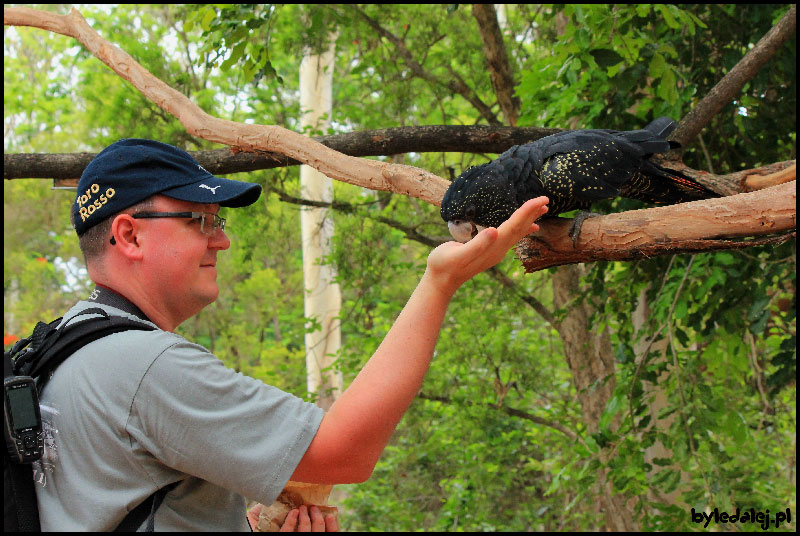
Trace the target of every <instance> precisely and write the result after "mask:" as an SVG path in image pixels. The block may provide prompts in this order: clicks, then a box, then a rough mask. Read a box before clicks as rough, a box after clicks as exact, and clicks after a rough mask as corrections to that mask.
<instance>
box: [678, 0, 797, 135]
mask: <svg viewBox="0 0 800 536" xmlns="http://www.w3.org/2000/svg"><path fill="white" fill-rule="evenodd" d="M796 25H797V7H796V6H795V5H792V6H791V8H789V11H788V12H787V13H786V15H784V17H783V18H782V19H781V20H780V21H778V23H777V24H776V25H775V26H773V27H772V29H771V30H770V31H768V32H767V33H766V35H764V37H762V38H761V40H760V41H759V42H758V43H757V44H756V46H755V47H753V48H752V49H751V50H750V51H749V52H748V53H747V54H745V56H744V57H743V58H742V59H741V60H739V63H737V64H736V66H735V67H734V68H733V69H731V70H730V72H728V74H726V75H725V76H724V77H723V78H722V80H720V81H719V82H717V85H716V86H714V87H713V88H712V89H711V91H709V92H708V95H706V96H705V97H703V100H701V101H700V102H699V103H698V104H697V106H695V107H694V108H692V110H691V111H690V112H689V113H688V114H686V116H685V117H684V118H683V119H682V120H681V122H680V124H679V125H678V128H677V129H676V130H675V132H673V134H672V136H670V139H672V140H674V141H677V142H679V143H680V144H681V147H684V148H685V147H687V146H688V145H689V143H690V142H691V141H693V140H694V138H695V137H696V136H697V135H698V134H699V133H700V131H701V130H703V128H704V127H705V126H706V125H708V124H709V123H710V122H711V119H712V118H713V117H714V116H715V115H716V114H717V113H719V111H720V110H721V109H722V108H723V107H724V106H725V105H726V104H728V103H729V102H731V101H732V100H733V99H734V98H735V97H736V95H738V94H739V92H741V90H742V88H743V87H744V85H745V84H746V83H747V82H748V81H750V80H752V79H753V77H755V75H756V74H757V73H758V71H759V70H761V68H762V67H763V66H764V65H765V64H766V63H767V62H768V61H769V60H770V59H771V58H772V56H774V55H775V53H776V52H777V51H778V49H780V48H781V46H783V44H784V43H785V42H786V40H787V39H789V38H790V37H791V36H792V35H793V34H794V32H795V27H796Z"/></svg>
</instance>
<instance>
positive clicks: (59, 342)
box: [15, 308, 157, 392]
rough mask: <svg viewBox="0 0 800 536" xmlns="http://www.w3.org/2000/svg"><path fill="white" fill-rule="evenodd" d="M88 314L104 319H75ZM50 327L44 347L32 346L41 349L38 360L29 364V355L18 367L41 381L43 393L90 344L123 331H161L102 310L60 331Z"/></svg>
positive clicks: (20, 371)
mask: <svg viewBox="0 0 800 536" xmlns="http://www.w3.org/2000/svg"><path fill="white" fill-rule="evenodd" d="M87 314H97V315H100V316H99V317H92V318H88V319H86V320H79V321H75V320H74V319H75V318H77V317H78V316H82V315H87ZM50 326H52V324H50V325H49V326H48V327H47V328H43V329H47V330H48V331H47V332H46V333H45V334H44V336H43V339H42V342H41V344H42V346H41V347H40V348H38V349H37V348H35V347H32V349H34V350H38V351H37V352H36V353H37V354H38V358H37V359H36V360H35V362H27V361H26V360H25V357H26V356H25V355H23V356H22V357H21V358H20V360H22V363H19V364H15V365H16V366H15V368H16V369H17V371H18V373H20V374H23V375H25V376H31V377H34V378H39V382H38V384H37V385H38V388H39V391H40V392H41V390H42V389H43V388H44V385H45V384H46V383H47V381H48V379H49V373H50V372H51V371H53V370H55V368H56V367H58V366H59V365H60V364H61V363H63V362H64V361H65V360H66V359H67V358H68V357H69V356H71V355H72V354H73V353H75V352H77V351H78V350H79V349H80V348H83V347H84V346H86V345H87V344H89V343H90V342H94V341H96V340H97V339H101V338H103V337H106V336H108V335H111V334H112V333H119V332H121V331H128V330H132V329H135V330H145V331H152V330H155V329H157V328H156V327H155V326H152V325H150V324H146V323H144V322H141V321H137V320H132V319H130V318H125V317H121V316H111V315H109V314H108V313H106V312H105V311H104V310H103V309H100V308H91V309H86V310H84V311H82V312H81V313H79V315H76V316H75V317H73V318H72V319H70V320H69V321H68V322H67V323H65V324H64V325H63V326H61V327H60V328H58V329H55V330H52V329H51V328H50ZM29 352H30V350H29ZM29 355H31V354H29Z"/></svg>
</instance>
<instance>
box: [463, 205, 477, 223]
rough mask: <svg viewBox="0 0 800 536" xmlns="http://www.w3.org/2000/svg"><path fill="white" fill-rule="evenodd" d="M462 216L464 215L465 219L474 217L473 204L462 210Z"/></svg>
mask: <svg viewBox="0 0 800 536" xmlns="http://www.w3.org/2000/svg"><path fill="white" fill-rule="evenodd" d="M464 216H466V219H467V220H473V219H474V218H475V205H470V206H468V207H467V208H466V210H464Z"/></svg>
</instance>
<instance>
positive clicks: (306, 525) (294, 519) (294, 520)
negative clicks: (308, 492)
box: [280, 505, 339, 532]
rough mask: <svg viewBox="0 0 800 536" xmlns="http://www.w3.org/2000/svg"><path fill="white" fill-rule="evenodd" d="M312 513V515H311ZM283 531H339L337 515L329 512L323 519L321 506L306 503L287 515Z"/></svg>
mask: <svg viewBox="0 0 800 536" xmlns="http://www.w3.org/2000/svg"><path fill="white" fill-rule="evenodd" d="M309 514H310V517H309ZM280 531H281V532H339V523H338V522H337V521H336V517H335V516H333V515H332V514H328V515H326V516H325V518H324V519H323V517H322V512H320V511H319V508H317V507H316V506H312V507H311V508H308V507H306V506H305V505H303V506H301V507H300V508H295V509H294V510H292V511H291V512H289V513H288V514H287V515H286V519H285V520H284V522H283V526H282V527H281V530H280Z"/></svg>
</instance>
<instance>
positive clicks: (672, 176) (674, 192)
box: [642, 160, 722, 203]
mask: <svg viewBox="0 0 800 536" xmlns="http://www.w3.org/2000/svg"><path fill="white" fill-rule="evenodd" d="M642 172H643V173H644V174H645V175H649V176H651V177H658V178H660V179H662V180H661V181H658V182H660V183H662V184H664V185H666V184H669V185H670V186H669V187H668V189H669V190H670V191H671V196H675V199H674V200H673V201H671V202H674V203H677V202H683V201H689V200H691V199H711V198H715V197H722V196H721V195H720V194H718V193H716V192H715V191H713V190H710V189H708V188H706V187H705V186H703V185H702V184H700V183H699V182H697V181H696V180H694V179H693V178H691V177H689V176H688V175H684V174H683V173H681V172H680V171H677V170H675V169H670V168H666V167H662V166H659V165H657V164H654V163H653V162H650V161H649V160H645V162H644V166H643V167H642ZM661 195H663V196H664V198H665V200H666V198H668V197H671V196H670V194H666V192H664V193H662V194H661ZM678 198H681V199H678ZM653 202H657V201H653Z"/></svg>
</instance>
